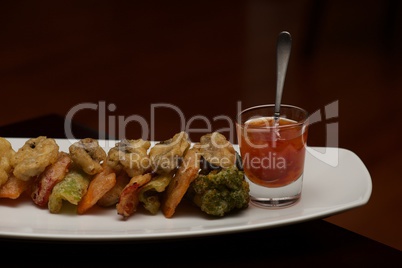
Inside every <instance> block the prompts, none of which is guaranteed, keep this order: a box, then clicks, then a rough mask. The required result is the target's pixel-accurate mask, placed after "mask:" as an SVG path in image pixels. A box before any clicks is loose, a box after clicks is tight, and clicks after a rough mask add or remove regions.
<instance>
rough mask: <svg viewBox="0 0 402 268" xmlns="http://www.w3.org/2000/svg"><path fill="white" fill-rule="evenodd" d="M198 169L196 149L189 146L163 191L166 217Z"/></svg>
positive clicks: (177, 202)
mask: <svg viewBox="0 0 402 268" xmlns="http://www.w3.org/2000/svg"><path fill="white" fill-rule="evenodd" d="M199 169H200V160H199V156H198V149H197V148H194V147H193V148H191V149H189V150H188V151H187V153H186V155H185V156H184V159H183V162H182V163H181V165H180V167H179V169H178V170H177V171H176V174H175V176H174V177H173V179H172V181H171V182H170V183H169V186H168V187H167V189H166V191H165V199H164V202H163V204H162V212H163V214H164V215H165V217H166V218H171V217H172V216H173V214H174V213H175V211H176V207H177V206H178V205H179V203H180V201H181V200H182V198H183V197H184V196H185V194H186V192H187V189H188V187H189V186H190V183H191V182H192V181H193V180H194V179H195V178H197V175H198V171H199Z"/></svg>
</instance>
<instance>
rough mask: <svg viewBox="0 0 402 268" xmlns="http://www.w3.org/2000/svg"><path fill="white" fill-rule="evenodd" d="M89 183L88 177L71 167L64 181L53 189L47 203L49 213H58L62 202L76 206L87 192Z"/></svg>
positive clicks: (78, 169)
mask: <svg viewBox="0 0 402 268" xmlns="http://www.w3.org/2000/svg"><path fill="white" fill-rule="evenodd" d="M90 181H91V177H90V175H88V174H86V173H85V172H84V171H83V170H82V169H81V168H78V167H74V166H73V167H72V168H71V169H70V170H69V171H68V173H67V175H66V176H65V177H64V179H63V180H62V181H61V182H59V183H57V184H56V186H54V187H53V190H52V193H51V194H50V196H49V202H48V203H47V206H48V209H49V211H50V213H59V212H60V210H61V208H62V206H63V200H65V201H67V202H69V203H71V204H73V205H78V202H79V201H80V200H81V198H82V196H83V195H84V194H85V193H86V192H87V189H88V185H89V182H90Z"/></svg>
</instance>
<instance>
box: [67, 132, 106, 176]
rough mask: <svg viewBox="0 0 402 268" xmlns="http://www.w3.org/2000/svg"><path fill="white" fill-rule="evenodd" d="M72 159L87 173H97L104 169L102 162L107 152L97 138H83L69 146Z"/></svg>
mask: <svg viewBox="0 0 402 268" xmlns="http://www.w3.org/2000/svg"><path fill="white" fill-rule="evenodd" d="M69 151H70V155H71V159H72V160H73V161H74V162H75V163H76V164H77V165H79V166H80V167H81V168H82V169H83V170H84V172H85V173H87V174H89V175H95V174H97V173H99V172H101V171H102V162H103V161H105V160H106V152H105V151H104V150H103V148H102V147H100V145H99V143H98V141H97V140H95V139H91V138H85V139H81V140H79V141H77V142H75V143H74V144H72V145H71V146H70V147H69Z"/></svg>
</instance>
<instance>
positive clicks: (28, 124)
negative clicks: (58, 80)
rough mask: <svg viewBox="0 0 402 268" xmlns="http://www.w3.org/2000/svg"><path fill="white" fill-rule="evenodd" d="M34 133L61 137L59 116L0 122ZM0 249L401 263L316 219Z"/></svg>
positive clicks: (19, 261)
mask: <svg viewBox="0 0 402 268" xmlns="http://www.w3.org/2000/svg"><path fill="white" fill-rule="evenodd" d="M72 129H73V133H74V134H75V136H76V137H82V138H84V137H92V138H97V137H98V133H97V131H95V130H92V129H90V128H88V127H85V126H82V125H80V124H77V123H74V122H73V125H72ZM39 135H47V136H49V137H54V138H65V136H64V118H63V117H62V116H59V115H56V114H50V115H46V116H42V117H38V118H33V119H31V120H26V121H23V122H19V123H14V124H11V125H6V126H1V127H0V136H2V137H36V136H39ZM0 228H1V226H0ZM0 249H1V252H2V255H3V256H7V255H8V253H10V254H11V253H14V254H16V253H18V255H17V256H23V257H20V258H2V261H1V263H2V265H3V264H5V263H7V264H8V265H14V266H18V265H25V264H33V263H35V262H40V263H49V264H50V263H57V264H58V266H61V267H69V266H71V265H73V264H74V265H75V264H76V263H77V258H80V261H79V263H80V264H82V265H84V264H90V265H97V266H103V265H117V264H119V263H131V264H132V265H135V264H139V263H146V264H147V265H149V266H153V265H164V264H169V265H189V264H191V266H204V265H209V266H211V265H212V266H219V267H226V266H233V265H252V266H257V265H266V266H269V265H272V264H280V265H300V264H304V263H305V264H309V265H314V264H318V265H320V264H325V265H330V266H331V265H338V264H344V265H350V264H351V263H353V265H368V266H374V265H384V264H387V263H390V264H395V263H402V252H400V251H399V250H397V249H394V248H392V247H389V246H387V245H384V244H381V243H379V242H377V241H374V240H371V239H369V238H366V237H364V236H361V235H359V234H356V233H353V232H351V231H348V230H346V229H344V228H341V227H339V226H336V225H334V224H331V223H328V222H326V221H324V220H322V219H315V220H309V221H306V222H302V223H297V224H291V225H286V226H282V227H276V228H269V229H263V230H258V231H246V232H239V233H235V234H225V235H212V236H206V237H197V238H191V239H188V238H187V239H168V240H157V241H155V240H153V241H97V242H82V241H80V242H74V241H68V242H67V241H53V240H52V241H36V240H25V239H10V238H0ZM19 254H21V255H19ZM5 259H6V260H5ZM3 260H4V262H3ZM61 260H62V263H61Z"/></svg>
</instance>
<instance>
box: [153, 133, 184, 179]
mask: <svg viewBox="0 0 402 268" xmlns="http://www.w3.org/2000/svg"><path fill="white" fill-rule="evenodd" d="M189 147H190V142H189V140H188V135H187V133H185V132H179V133H177V134H176V135H174V136H173V138H171V139H169V140H166V141H163V142H161V143H158V144H155V145H154V146H153V147H152V148H151V150H150V151H149V157H150V159H151V165H152V170H153V171H154V172H156V173H159V174H163V173H169V172H171V171H172V170H174V169H176V168H177V166H178V163H179V159H180V158H181V157H182V156H183V155H184V154H185V152H186V151H187V149H188V148H189Z"/></svg>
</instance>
